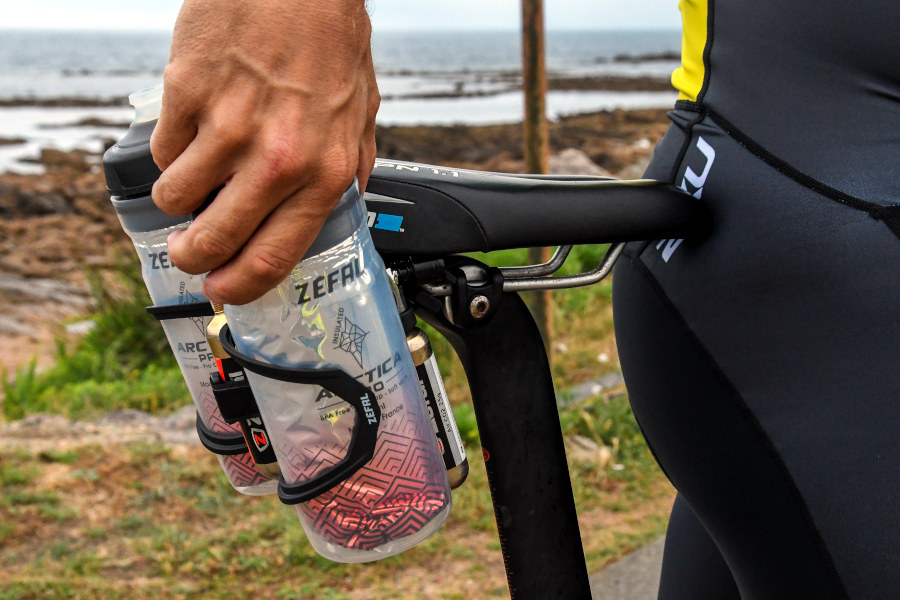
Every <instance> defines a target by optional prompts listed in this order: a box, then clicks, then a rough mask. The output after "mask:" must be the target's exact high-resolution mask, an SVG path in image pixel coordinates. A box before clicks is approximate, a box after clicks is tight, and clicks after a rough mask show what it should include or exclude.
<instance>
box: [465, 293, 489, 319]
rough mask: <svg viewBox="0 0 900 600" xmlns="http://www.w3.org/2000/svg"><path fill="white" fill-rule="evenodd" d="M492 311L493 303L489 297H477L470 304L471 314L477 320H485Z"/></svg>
mask: <svg viewBox="0 0 900 600" xmlns="http://www.w3.org/2000/svg"><path fill="white" fill-rule="evenodd" d="M490 309H491V301H490V300H488V298H487V296H475V297H474V298H472V301H471V302H470V303H469V314H470V315H472V316H473V317H474V318H476V319H483V318H484V316H485V315H486V314H487V313H488V311H489V310H490Z"/></svg>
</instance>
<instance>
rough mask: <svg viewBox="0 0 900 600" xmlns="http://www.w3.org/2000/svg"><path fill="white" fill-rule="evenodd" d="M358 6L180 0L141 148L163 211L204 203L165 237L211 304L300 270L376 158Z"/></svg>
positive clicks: (323, 1) (357, 1)
mask: <svg viewBox="0 0 900 600" xmlns="http://www.w3.org/2000/svg"><path fill="white" fill-rule="evenodd" d="M364 4H365V3H364V2H363V0H254V1H253V2H240V1H236V0H186V1H185V2H184V4H183V6H182V9H181V12H180V14H179V17H178V21H177V23H176V26H175V31H174V34H173V41H172V51H171V56H170V62H169V66H168V67H167V68H166V72H165V92H164V96H163V106H162V113H161V115H160V119H159V123H158V124H157V127H156V130H155V132H154V134H153V138H152V141H151V150H152V152H153V156H154V159H155V160H156V162H157V165H158V166H159V167H160V169H161V170H162V171H163V174H162V176H161V177H160V179H159V181H158V182H157V183H156V185H155V186H154V188H153V198H154V200H155V202H156V203H157V205H158V206H159V207H160V208H161V209H163V210H164V211H166V212H167V213H170V214H186V213H190V212H193V211H195V210H196V209H197V208H199V207H200V206H201V205H202V204H203V203H204V201H205V200H206V198H207V196H208V195H209V194H210V193H211V192H212V191H214V190H215V189H216V188H218V187H219V186H221V185H222V184H225V187H224V188H223V189H222V190H221V191H220V192H219V194H218V196H217V197H216V199H215V200H214V201H213V202H212V204H210V206H209V207H208V208H206V209H205V210H204V211H203V212H202V213H201V214H200V215H199V216H198V217H197V218H196V219H195V220H194V222H193V223H192V224H191V226H190V227H189V228H188V229H187V230H184V231H180V232H176V233H175V234H173V235H172V236H171V237H170V238H169V256H170V257H171V258H172V260H173V262H174V263H175V264H176V265H177V266H178V267H179V268H180V269H182V270H183V271H185V272H188V273H205V272H207V271H208V272H209V274H208V276H207V278H206V282H205V285H204V292H205V293H206V295H207V297H208V298H209V299H211V300H214V301H217V302H223V303H229V304H243V303H246V302H249V301H251V300H253V299H255V298H258V297H259V296H261V295H262V294H263V293H265V292H266V291H268V290H269V289H271V288H272V287H274V286H275V285H276V284H277V283H278V282H280V281H281V280H282V279H283V278H284V277H285V276H287V274H288V273H289V272H290V270H291V269H292V268H293V267H294V266H295V265H296V264H297V262H299V260H300V258H301V257H302V256H303V253H304V252H305V251H306V249H307V248H308V247H309V245H310V244H311V243H312V241H313V240H314V239H315V236H316V233H317V232H318V230H319V228H320V227H321V225H322V223H324V221H325V219H326V218H327V216H328V214H329V213H330V211H331V209H332V208H333V207H334V205H335V203H336V202H337V201H338V199H339V198H340V197H341V194H342V193H343V192H344V191H345V190H346V189H347V188H348V187H349V186H350V184H351V183H352V181H353V177H354V176H356V177H357V178H358V179H359V182H360V185H361V186H363V187H364V186H365V184H366V181H367V180H368V176H369V173H370V172H371V170H372V167H373V165H374V161H375V113H376V112H377V110H378V106H379V102H380V96H379V94H378V89H377V85H376V82H375V74H374V68H373V66H372V55H371V50H370V33H371V27H370V24H369V18H368V15H367V14H366V11H365V5H364Z"/></svg>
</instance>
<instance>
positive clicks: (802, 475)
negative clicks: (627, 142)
mask: <svg viewBox="0 0 900 600" xmlns="http://www.w3.org/2000/svg"><path fill="white" fill-rule="evenodd" d="M681 8H682V14H683V17H684V23H685V35H684V39H685V42H684V49H683V65H682V67H681V68H680V69H679V70H678V71H676V73H675V74H674V76H673V82H674V83H675V85H676V87H678V89H679V90H680V99H679V101H678V103H677V105H676V109H675V110H674V112H673V113H671V115H670V116H671V120H672V126H671V127H670V129H669V131H668V133H667V134H666V136H665V137H664V139H663V140H662V141H661V142H660V144H659V146H658V147H657V149H656V150H655V153H654V157H653V159H652V161H651V164H650V166H649V170H648V172H647V176H648V177H651V178H654V179H659V180H666V181H671V182H674V183H675V184H676V185H679V186H681V187H683V188H684V189H685V190H686V191H687V192H688V193H691V194H694V195H695V196H697V197H699V198H701V199H702V200H703V201H704V202H706V203H707V204H708V205H709V206H710V207H711V209H712V212H713V215H714V227H713V231H712V233H711V235H710V236H709V237H708V238H707V239H705V240H703V241H698V242H695V243H691V242H681V241H680V240H664V241H654V242H646V243H639V244H631V245H630V246H629V248H628V250H627V256H626V257H625V258H624V259H623V260H622V261H620V264H619V265H618V266H617V268H616V271H615V275H614V284H613V289H614V314H615V321H616V323H615V327H616V333H617V336H618V346H619V352H620V358H621V362H622V369H623V372H624V375H625V379H626V383H627V386H628V389H629V394H630V398H631V401H632V405H633V408H634V412H635V415H636V417H637V419H638V422H639V423H640V425H641V427H642V429H643V431H644V433H645V436H646V438H647V440H648V443H649V445H650V447H651V449H652V450H653V452H654V454H655V456H656V457H657V459H658V461H659V463H660V465H661V466H662V468H663V470H664V471H665V472H666V474H667V475H668V477H669V478H670V479H671V480H672V482H673V483H674V485H675V486H676V488H677V489H678V491H679V495H678V499H677V500H676V505H675V507H674V509H673V513H672V518H671V521H670V526H669V533H668V537H667V542H666V552H665V558H664V564H663V577H662V584H661V589H660V596H659V597H660V599H661V600H673V599H678V600H681V599H695V598H696V599H701V598H702V599H704V600H710V599H712V600H719V599H726V598H728V599H731V598H734V599H737V598H743V599H744V600H771V599H782V598H784V599H788V598H789V599H791V600H797V599H816V600H823V599H831V598H852V599H854V600H859V599H871V600H885V599H888V598H900V206H898V205H900V37H898V32H900V29H898V28H900V2H898V1H897V0H860V1H859V2H845V1H840V0H818V1H816V2H812V1H806V2H801V1H798V0H794V1H790V0H789V1H784V0H756V1H753V2H751V1H750V0H721V1H715V0H706V1H703V0H682V1H681Z"/></svg>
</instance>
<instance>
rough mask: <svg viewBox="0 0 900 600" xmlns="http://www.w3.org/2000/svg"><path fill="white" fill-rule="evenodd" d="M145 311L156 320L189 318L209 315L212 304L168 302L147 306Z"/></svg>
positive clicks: (211, 313) (211, 310)
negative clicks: (168, 303) (167, 303)
mask: <svg viewBox="0 0 900 600" xmlns="http://www.w3.org/2000/svg"><path fill="white" fill-rule="evenodd" d="M146 310H147V312H148V313H150V314H151V315H153V316H154V317H156V320H157V321H171V320H172V319H190V318H193V317H211V316H213V315H215V314H216V313H215V312H213V307H212V304H210V303H209V302H191V303H189V304H170V305H166V306H159V305H156V306H148V307H147V309H146Z"/></svg>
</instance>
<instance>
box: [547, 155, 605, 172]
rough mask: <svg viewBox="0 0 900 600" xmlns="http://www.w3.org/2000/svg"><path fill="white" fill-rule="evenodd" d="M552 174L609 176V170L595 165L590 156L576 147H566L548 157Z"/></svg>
mask: <svg viewBox="0 0 900 600" xmlns="http://www.w3.org/2000/svg"><path fill="white" fill-rule="evenodd" d="M549 162H550V173H551V174H552V175H596V176H598V177H611V176H612V175H611V174H610V172H609V171H607V170H606V169H603V168H601V167H599V166H597V165H596V164H595V163H594V162H593V161H592V160H591V159H590V157H589V156H588V155H587V154H585V153H584V152H582V151H581V150H578V149H576V148H567V149H565V150H563V151H562V152H560V153H559V154H557V155H556V156H551V157H550V161H549Z"/></svg>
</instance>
